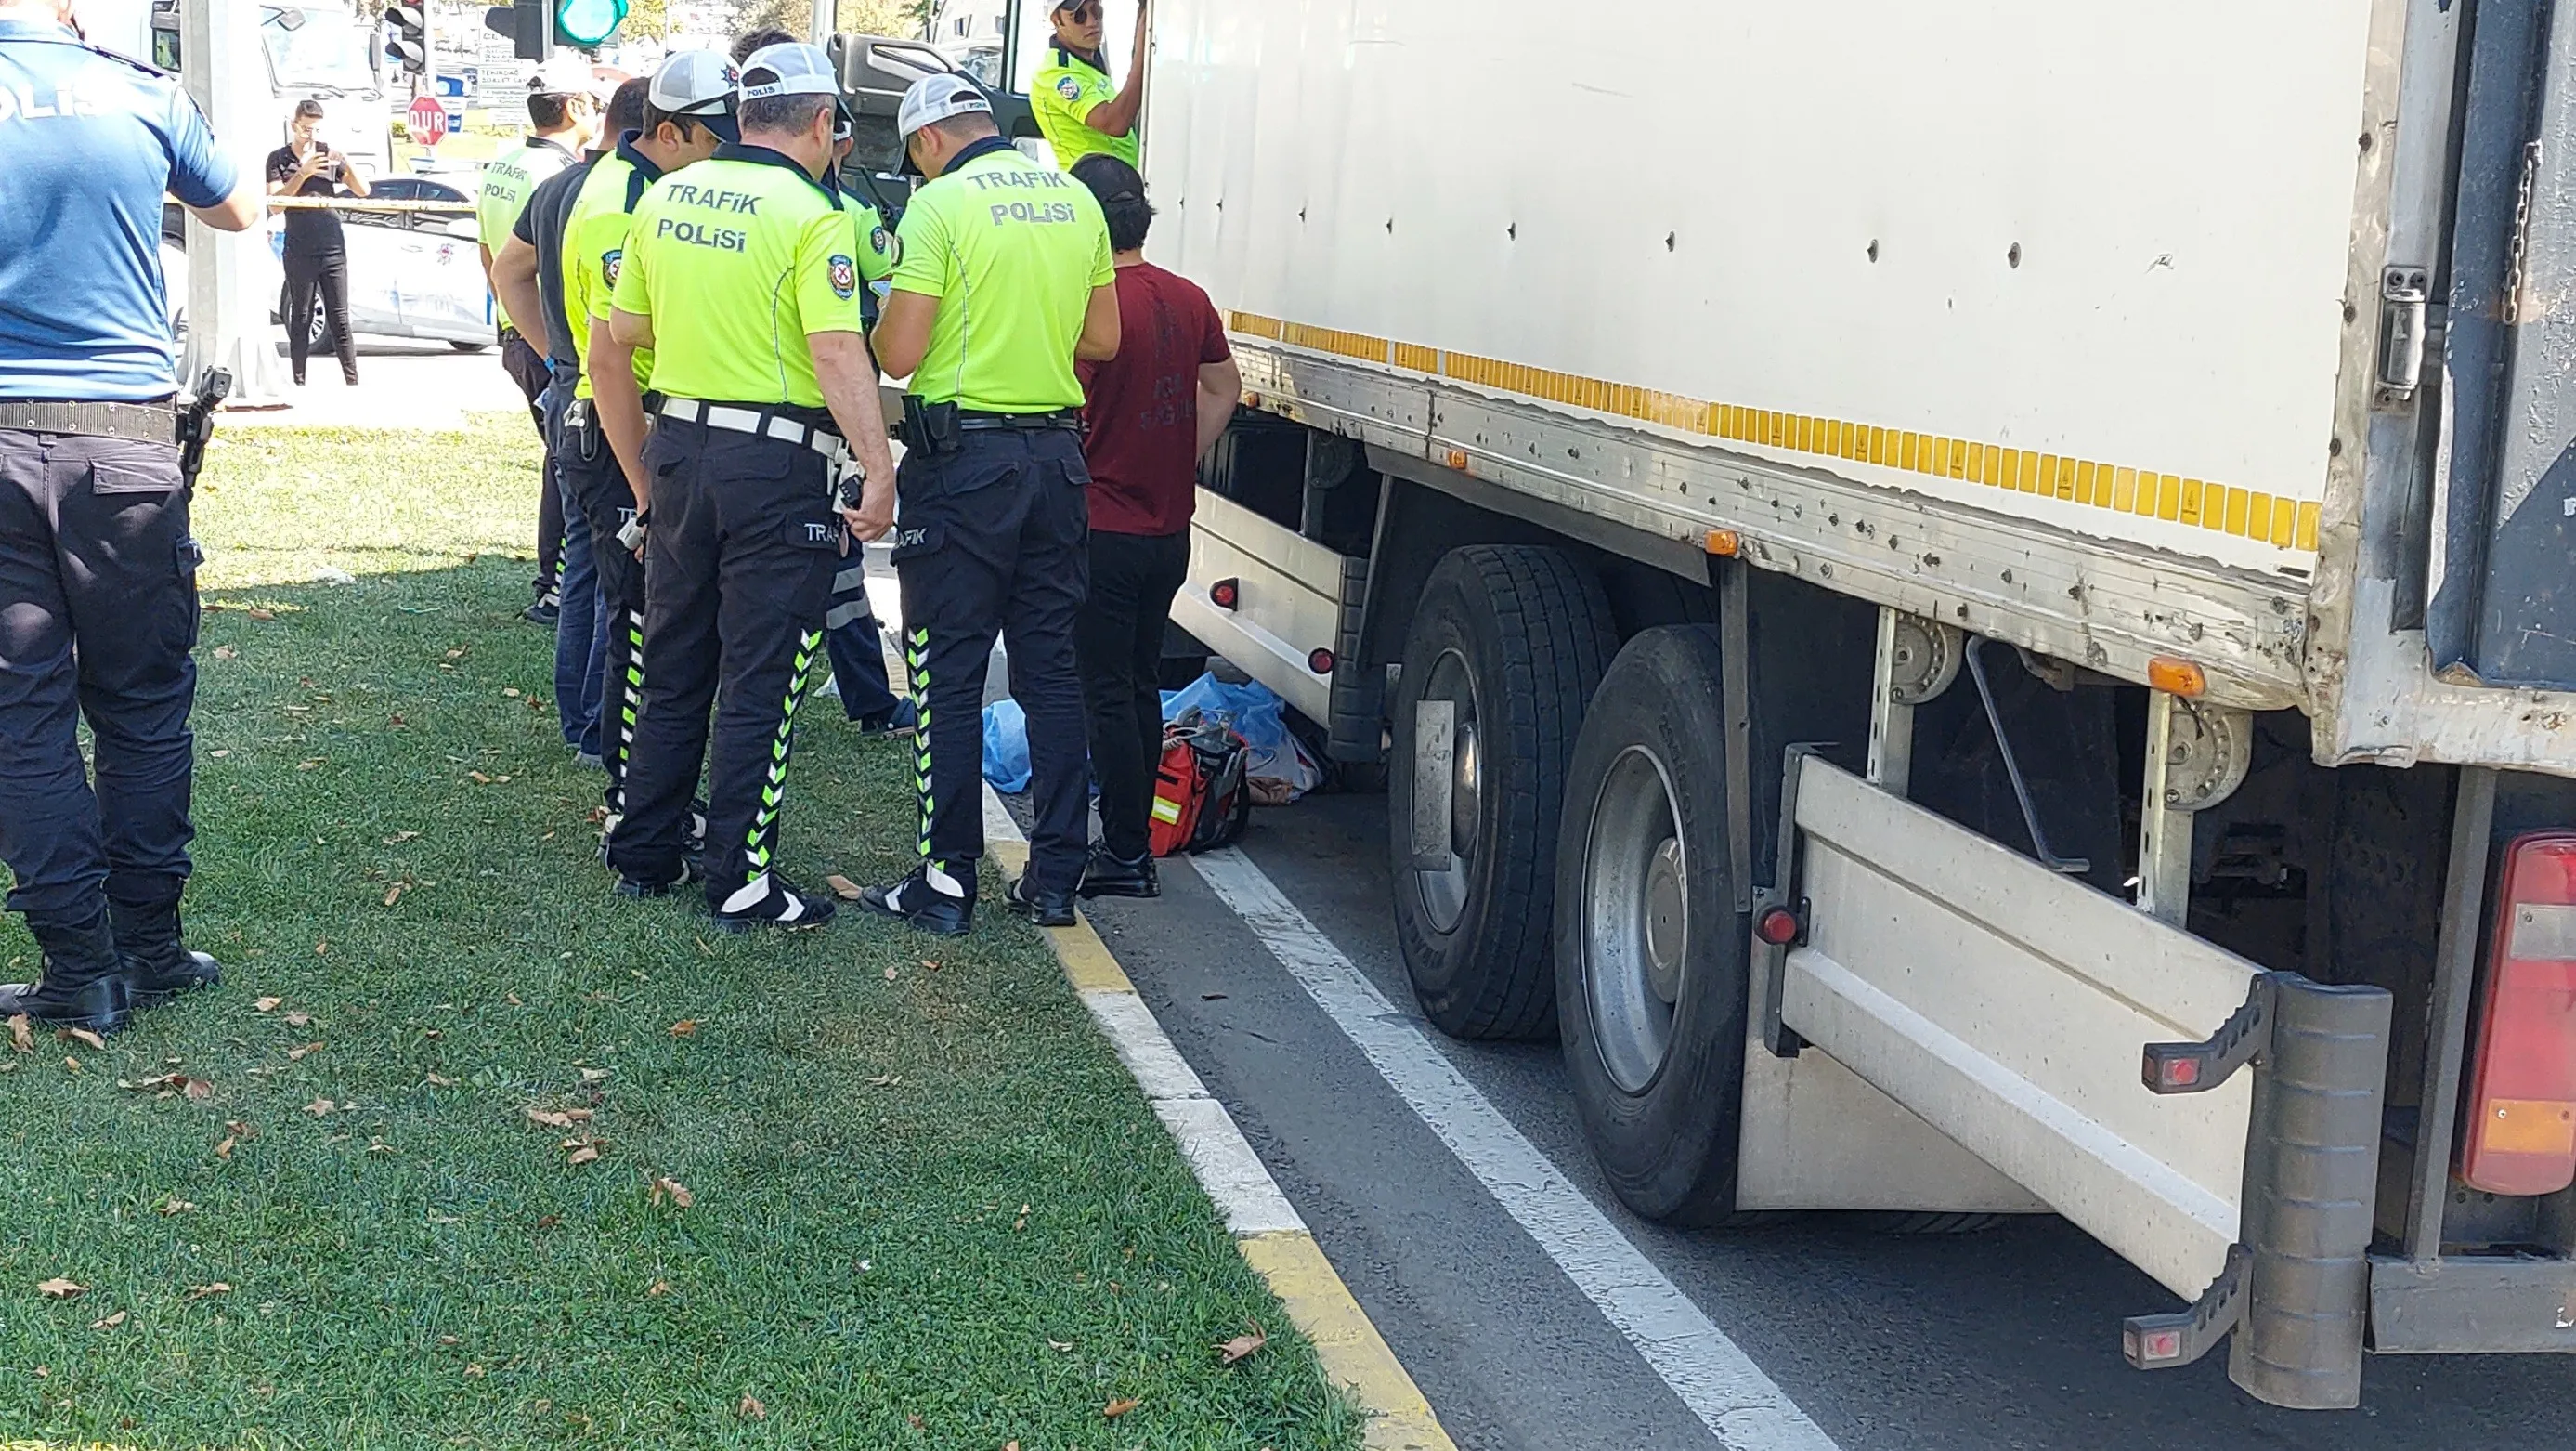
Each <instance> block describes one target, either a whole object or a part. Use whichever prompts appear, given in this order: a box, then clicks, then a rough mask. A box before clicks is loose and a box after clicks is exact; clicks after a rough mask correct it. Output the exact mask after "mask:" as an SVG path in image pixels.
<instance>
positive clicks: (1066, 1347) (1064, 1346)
mask: <svg viewBox="0 0 2576 1451" xmlns="http://www.w3.org/2000/svg"><path fill="white" fill-rule="evenodd" d="M1047 1349H1049V1350H1053V1351H1059V1352H1063V1353H1065V1354H1071V1353H1072V1351H1073V1342H1072V1341H1070V1340H1050V1341H1048V1342H1047Z"/></svg>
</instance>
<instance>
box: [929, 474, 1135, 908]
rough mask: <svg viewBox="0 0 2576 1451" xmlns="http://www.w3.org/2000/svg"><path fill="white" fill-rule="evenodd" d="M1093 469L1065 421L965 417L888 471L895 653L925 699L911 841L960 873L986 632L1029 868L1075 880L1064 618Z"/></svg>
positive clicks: (971, 858)
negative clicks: (997, 660)
mask: <svg viewBox="0 0 2576 1451" xmlns="http://www.w3.org/2000/svg"><path fill="white" fill-rule="evenodd" d="M1090 484H1091V472H1090V470H1089V469H1087V468H1085V467H1084V466H1083V462H1082V440H1081V439H1080V437H1078V436H1077V435H1076V434H1074V433H1073V432H1071V431H1070V430H1064V429H1055V430H1048V431H1022V430H1017V429H974V430H969V431H967V432H966V433H965V434H963V435H962V436H961V441H960V443H959V445H958V447H957V448H956V449H955V450H954V451H952V452H948V453H943V454H940V455H939V456H937V457H932V456H930V455H928V454H927V453H925V452H924V451H922V450H918V449H916V450H913V451H912V452H909V453H907V454H905V455H904V460H903V467H902V468H901V470H900V471H898V472H897V474H896V476H895V487H896V494H897V498H898V500H899V513H898V514H897V517H896V521H895V529H896V534H895V549H894V567H895V573H896V574H897V576H898V577H899V578H900V579H901V581H902V584H903V628H904V642H903V653H904V660H905V661H906V663H907V664H908V665H909V666H910V667H911V670H912V693H913V695H914V696H915V697H916V698H918V699H919V700H920V702H921V734H920V737H919V744H918V747H917V749H918V751H919V756H918V759H917V761H916V763H915V764H916V767H917V781H916V784H917V786H918V787H919V790H920V792H921V854H922V856H923V857H924V858H925V859H927V860H930V861H933V862H937V863H939V864H940V867H941V869H942V870H943V871H946V872H948V873H949V874H950V875H951V876H954V877H957V878H959V879H960V880H963V881H966V882H970V883H971V882H972V881H973V880H974V874H975V863H976V862H977V861H978V860H979V859H980V858H981V857H982V856H983V854H984V798H983V793H984V720H983V709H984V677H985V673H986V671H987V669H988V668H989V662H990V661H991V658H992V654H993V637H994V635H995V634H996V633H997V632H998V633H999V634H1000V635H1001V636H1002V638H1003V640H1004V641H1005V642H1007V644H1008V646H1009V649H1010V656H1011V695H1012V696H1013V698H1015V699H1017V700H1018V701H1019V703H1020V708H1021V709H1022V710H1023V711H1025V712H1027V714H1028V724H1029V759H1030V767H1031V770H1032V772H1033V773H1034V776H1035V779H1034V781H1033V783H1032V785H1031V790H1033V791H1034V792H1035V793H1036V797H1037V801H1036V804H1037V830H1036V831H1035V832H1034V833H1033V834H1032V835H1031V836H1030V838H1029V871H1030V873H1031V877H1030V881H1031V884H1032V885H1033V886H1036V887H1038V888H1041V889H1045V890H1056V891H1062V890H1069V889H1071V888H1072V887H1073V886H1075V885H1076V884H1077V883H1079V882H1080V881H1081V880H1082V863H1083V857H1084V855H1085V851H1086V847H1087V843H1088V838H1089V832H1088V830H1087V829H1086V826H1085V817H1086V814H1087V813H1086V811H1085V807H1086V805H1087V798H1088V796H1089V794H1090V793H1089V791H1088V789H1087V787H1088V785H1089V779H1088V776H1087V773H1085V771H1084V770H1083V759H1082V685H1081V682H1080V680H1079V679H1078V678H1077V677H1076V676H1075V674H1074V663H1073V622H1074V616H1075V614H1076V612H1078V611H1079V610H1080V609H1081V608H1082V599H1083V591H1084V579H1085V576H1086V575H1087V574H1088V572H1089V568H1088V566H1089V561H1088V560H1087V558H1086V557H1085V555H1084V550H1083V536H1084V534H1085V533H1086V531H1087V526H1088V523H1089V519H1090V507H1089V505H1088V503H1087V501H1086V500H1085V498H1084V495H1083V491H1084V490H1085V489H1087V488H1089V487H1090Z"/></svg>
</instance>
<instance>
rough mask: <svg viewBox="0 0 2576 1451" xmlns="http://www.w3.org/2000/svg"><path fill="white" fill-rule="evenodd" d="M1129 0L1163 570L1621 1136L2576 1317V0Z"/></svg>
mask: <svg viewBox="0 0 2576 1451" xmlns="http://www.w3.org/2000/svg"><path fill="white" fill-rule="evenodd" d="M1153 25H1154V32H1155V36H1154V39H1155V45H1154V52H1153V59H1152V61H1151V65H1152V68H1153V69H1152V73H1151V75H1150V77H1149V91H1148V97H1149V99H1148V103H1147V108H1146V134H1145V157H1146V172H1147V175H1148V178H1149V180H1150V182H1151V185H1152V191H1153V196H1154V199H1155V201H1156V203H1157V205H1158V206H1159V207H1160V208H1161V210H1162V213H1163V217H1162V221H1161V223H1160V224H1159V226H1158V228H1157V231H1156V234H1155V236H1156V241H1155V246H1154V255H1155V256H1156V258H1157V260H1159V261H1160V262H1162V263H1163V264H1164V265H1167V266H1170V267H1173V268H1175V269H1177V270H1179V271H1181V272H1183V273H1185V274H1187V275H1189V276H1190V277H1192V278H1194V279H1196V280H1197V281H1198V282H1200V283H1201V284H1202V285H1204V286H1205V287H1206V288H1207V289H1208V291H1209V292H1210V293H1211V294H1212V295H1213V296H1214V297H1215V298H1216V300H1217V302H1218V305H1219V307H1220V308H1222V309H1225V310H1226V311H1227V312H1228V314H1229V316H1230V324H1231V330H1232V334H1233V339H1234V343H1235V346H1236V348H1237V350H1238V352H1239V355H1240V357H1241V359H1242V363H1243V370H1244V376H1245V380H1246V382H1245V386H1246V389H1247V391H1248V396H1247V398H1246V399H1245V402H1246V404H1247V405H1248V406H1247V408H1246V409H1245V411H1244V413H1243V414H1242V415H1241V416H1240V417H1239V418H1238V421H1237V424H1236V426H1235V428H1234V430H1233V432H1232V433H1231V434H1230V436H1229V438H1228V440H1227V442H1226V443H1225V444H1223V445H1221V448H1220V452H1219V454H1218V456H1217V457H1216V459H1215V460H1214V462H1213V463H1212V465H1211V466H1210V468H1209V469H1208V470H1207V471H1206V472H1205V474H1204V475H1203V479H1202V482H1203V485H1204V487H1203V489H1202V492H1201V505H1200V513H1199V519H1198V524H1197V532H1196V539H1195V544H1194V550H1193V559H1192V568H1191V575H1190V580H1189V583H1188V585H1187V587H1186V588H1185V590H1184V591H1183V596H1182V600H1181V602H1180V604H1179V606H1178V609H1177V618H1178V620H1179V622H1180V623H1182V624H1183V625H1184V626H1185V627H1186V628H1187V629H1189V630H1190V631H1192V632H1193V633H1194V634H1196V635H1197V637H1198V638H1199V639H1201V640H1203V641H1204V642H1206V643H1207V644H1208V645H1209V646H1210V647H1211V648H1213V649H1214V650H1216V651H1217V652H1219V653H1221V654H1223V655H1225V656H1227V657H1228V658H1230V659H1232V660H1233V661H1235V662H1236V663H1237V664H1239V665H1240V666H1242V667H1243V668H1244V669H1246V670H1248V671H1250V672H1251V673H1252V674H1253V675H1255V676H1257V677H1258V678H1260V679H1262V680H1263V681H1265V682H1267V683H1268V684H1270V685H1271V686H1272V687H1274V688H1275V689H1277V690H1278V691H1279V692H1280V693H1281V694H1282V695H1284V696H1286V697H1287V698H1288V699H1289V701H1291V702H1292V703H1293V704H1294V705H1295V706H1296V707H1297V708H1298V709H1299V710H1300V711H1301V712H1302V713H1303V714H1305V715H1307V716H1309V717H1311V718H1312V719H1313V720H1314V721H1315V722H1316V723H1318V724H1319V726H1320V727H1322V729H1323V730H1324V732H1325V733H1326V734H1327V735H1328V738H1329V742H1330V748H1331V752H1332V754H1333V755H1334V756H1336V757H1338V758H1340V759H1342V760H1344V761H1347V762H1352V763H1356V764H1358V765H1359V766H1360V768H1361V769H1362V770H1366V769H1367V767H1368V763H1372V762H1377V761H1381V760H1382V761H1383V762H1384V763H1385V768H1386V776H1387V780H1388V790H1389V803H1388V819H1389V826H1390V841H1389V850H1390V852H1391V854H1392V858H1393V864H1394V867H1395V876H1396V881H1397V885H1396V888H1395V894H1394V895H1395V901H1394V903H1393V909H1394V915H1395V921H1396V925H1397V929H1398V934H1399V937H1400V939H1401V942H1402V946H1403V951H1404V956H1405V960H1406V963H1407V966H1408V968H1409V970H1410V972H1411V974H1412V978H1413V981H1414V985H1415V987H1416V990H1417V994H1418V996H1419V998H1420V1001H1421V1004H1422V1007H1423V1009H1424V1011H1425V1012H1426V1014H1427V1015H1428V1016H1429V1017H1430V1018H1431V1019H1432V1020H1433V1021H1434V1022H1435V1023H1436V1024H1438V1025H1439V1026H1440V1027H1442V1028H1443V1029H1444V1030H1446V1031H1448V1032H1451V1033H1453V1034H1458V1035H1462V1036H1470V1037H1473V1036H1488V1035H1493V1036H1502V1035H1514V1036H1517V1035H1541V1034H1559V1035H1561V1037H1562V1040H1563V1044H1564V1048H1565V1060H1566V1065H1567V1069H1568V1074H1569V1077H1570V1080H1571V1082H1572V1085H1573V1089H1574V1092H1575V1094H1576V1095H1577V1097H1578V1098H1579V1100H1580V1105H1581V1110H1582V1117H1583V1121H1584V1124H1585V1126H1586V1129H1587V1131H1588V1134H1589V1137H1590V1141H1591V1144H1592V1147H1593V1149H1594V1151H1595V1153H1596V1155H1597V1157H1598V1158H1599V1160H1600V1163H1601V1166H1602V1168H1603V1170H1604V1173H1605V1176H1606V1177H1607V1179H1608V1181H1609V1183H1610V1184H1611V1185H1612V1186H1613V1187H1614V1189H1615V1190H1616V1191H1617V1193H1618V1194H1619V1196H1620V1197H1621V1198H1622V1199H1623V1200H1625V1201H1626V1202H1627V1204H1628V1205H1630V1206H1631V1207H1632V1208H1634V1209H1635V1210H1636V1211H1637V1212H1638V1213H1640V1214H1643V1215H1646V1216H1648V1217H1650V1218H1656V1219H1663V1220H1670V1221H1678V1222H1682V1223H1688V1224H1701V1225H1721V1224H1727V1223H1731V1222H1736V1221H1739V1220H1741V1219H1743V1218H1745V1217H1749V1216H1758V1215H1760V1214H1764V1213H1768V1212H1774V1211H1781V1210H1800V1209H1825V1210H1859V1211H1869V1212H1874V1213H1877V1214H1880V1215H1883V1216H1885V1217H1886V1219H1887V1220H1888V1222H1889V1223H1890V1224H1891V1225H1892V1226H1895V1227H1899V1228H1911V1229H1916V1230H1926V1229H1941V1228H1949V1227H1959V1226H1963V1225H1966V1224H1970V1223H1974V1222H1978V1221H1979V1220H1980V1219H1982V1217H1984V1216H1988V1215H1992V1214H1997V1213H2013V1212H2033V1211H2053V1212H2055V1213H2058V1214H2062V1215H2064V1216H2066V1217H2067V1218H2068V1219H2070V1220H2072V1221H2074V1222H2075V1223H2077V1224H2079V1225H2081V1226H2082V1227H2083V1228H2085V1229H2086V1230H2088V1231H2089V1232H2091V1233H2092V1234H2093V1235H2095V1236H2096V1237H2097V1238H2099V1239H2100V1240H2101V1241H2102V1242H2103V1243H2105V1244H2106V1245H2108V1246H2110V1247H2111V1248H2113V1249H2114V1250H2116V1251H2117V1252H2119V1253H2120V1254H2121V1255H2123V1256H2124V1257H2126V1258H2127V1259H2129V1260H2130V1261H2131V1262H2132V1263H2134V1264H2136V1265H2137V1266H2139V1267H2140V1268H2141V1269H2143V1270H2144V1271H2145V1272H2147V1273H2148V1274H2149V1275H2151V1276H2152V1277H2154V1278H2155V1279H2157V1280H2158V1281H2160V1282H2161V1283H2162V1284H2163V1285H2165V1286H2166V1287H2168V1288H2169V1289H2170V1290H2171V1291H2172V1292H2173V1293H2174V1294H2175V1295H2176V1296H2178V1297H2179V1298H2180V1300H2181V1301H2182V1302H2183V1304H2184V1305H2185V1306H2186V1308H2184V1309H2182V1310H2181V1311H2179V1312H2169V1313H2161V1314H2145V1315H2141V1316H2140V1317H2138V1318H2137V1319H2134V1320H2132V1321H2130V1322H2129V1323H2128V1324H2127V1326H2126V1327H2125V1330H2124V1348H2125V1350H2126V1353H2127V1354H2128V1356H2129V1358H2130V1360H2131V1362H2132V1363H2133V1364H2136V1365H2138V1366H2140V1367H2141V1368H2150V1369H2151V1368H2158V1367H2164V1366H2172V1365H2178V1364H2183V1363H2186V1362H2188V1361H2190V1360H2191V1359H2194V1358H2196V1357H2198V1356H2199V1355H2201V1354H2202V1353H2203V1352H2205V1351H2206V1350H2207V1349H2209V1348H2210V1347H2211V1346H2212V1345H2213V1344H2215V1343H2216V1341H2217V1340H2219V1339H2220V1338H2222V1337H2224V1336H2226V1335H2228V1334H2229V1332H2231V1331H2232V1332H2233V1335H2234V1339H2233V1344H2232V1347H2231V1356H2230V1364H2231V1372H2232V1374H2233V1375H2234V1377H2235V1379H2236V1380H2237V1382H2238V1383H2239V1384H2241V1385H2242V1386H2244V1387H2245V1388H2246V1389H2247V1390H2249V1391H2250V1392H2252V1393H2253V1394H2255V1395H2257V1396H2259V1397H2261V1398H2263V1399H2265V1400H2267V1401H2271V1402H2274V1403H2277V1404H2281V1405H2287V1406H2298V1407H2316V1408H2328V1407H2341V1406H2350V1405H2353V1404H2354V1403H2355V1402H2356V1400H2357V1397H2358V1394H2359V1384H2360V1374H2361V1369H2360V1368H2361V1363H2362V1357H2363V1353H2364V1351H2365V1349H2368V1350H2375V1351H2378V1352H2382V1353H2398V1354H2404V1353H2433V1352H2466V1351H2480V1352H2507V1351H2523V1352H2537V1351H2557V1352H2567V1351H2576V1189H2571V1188H2570V1184H2571V1182H2576V779H2571V778H2576V454H2571V453H2570V452H2569V447H2570V444H2571V441H2576V379H2571V374H2570V366H2571V360H2576V3H2566V0H2561V3H2550V0H2230V3H2227V4H2216V3H2210V0H2185V3H2180V4H2165V5H2146V4H2127V3H2122V4H2109V3H2099V4H2066V3H2063V0H1947V3H1938V4H1924V3H1920V0H1850V3H1845V4H1839V5H1776V4H1771V5H1765V4H1755V3H1750V0H1604V3H1601V4H1597V5H1594V6H1591V7H1589V8H1588V9H1578V10H1576V11H1569V10H1567V9H1566V8H1565V7H1563V6H1562V5H1548V4H1542V3H1539V0H1330V3H1326V0H1156V4H1155V5H1154V8H1153ZM2153 1308H2154V1307H2141V1309H2142V1310H2145V1309H2153ZM2106 1334H2107V1327H2106Z"/></svg>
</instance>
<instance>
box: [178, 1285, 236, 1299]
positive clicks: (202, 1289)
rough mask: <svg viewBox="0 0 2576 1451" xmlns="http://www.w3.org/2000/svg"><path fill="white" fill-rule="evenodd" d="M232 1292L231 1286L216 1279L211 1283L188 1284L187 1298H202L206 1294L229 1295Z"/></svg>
mask: <svg viewBox="0 0 2576 1451" xmlns="http://www.w3.org/2000/svg"><path fill="white" fill-rule="evenodd" d="M232 1292H233V1287H232V1286H230V1285H227V1284H225V1283H224V1282H223V1281H221V1280H217V1281H215V1282H214V1283H213V1284H211V1285H190V1286H189V1287H188V1294H187V1298H189V1299H191V1300H202V1299H204V1298H206V1297H207V1296H208V1295H229V1294H231V1293H232Z"/></svg>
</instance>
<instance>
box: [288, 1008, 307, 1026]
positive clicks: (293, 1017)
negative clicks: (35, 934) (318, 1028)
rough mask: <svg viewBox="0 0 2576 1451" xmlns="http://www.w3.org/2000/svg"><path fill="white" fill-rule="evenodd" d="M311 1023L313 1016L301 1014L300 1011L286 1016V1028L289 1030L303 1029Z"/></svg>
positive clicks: (305, 1013)
mask: <svg viewBox="0 0 2576 1451" xmlns="http://www.w3.org/2000/svg"><path fill="white" fill-rule="evenodd" d="M312 1021H313V1015H312V1014H311V1013H307V1012H301V1011H298V1012H292V1013H288V1014H287V1015H286V1026H288V1027H290V1028H301V1027H305V1026H308V1025H309V1024H311V1023H312Z"/></svg>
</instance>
